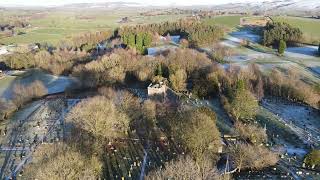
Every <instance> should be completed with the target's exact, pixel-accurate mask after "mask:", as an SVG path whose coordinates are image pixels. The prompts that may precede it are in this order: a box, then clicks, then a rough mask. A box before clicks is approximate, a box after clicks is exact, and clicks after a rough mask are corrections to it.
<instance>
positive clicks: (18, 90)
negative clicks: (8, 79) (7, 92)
mask: <svg viewBox="0 0 320 180" xmlns="http://www.w3.org/2000/svg"><path fill="white" fill-rule="evenodd" d="M47 93H48V90H47V88H46V87H45V86H44V85H43V83H42V82H41V81H35V82H33V83H31V84H30V85H22V84H15V85H14V86H13V100H12V101H13V102H14V104H15V105H16V106H17V107H20V106H21V105H23V104H24V103H25V102H28V101H30V100H32V99H34V98H40V97H42V96H44V95H46V94H47Z"/></svg>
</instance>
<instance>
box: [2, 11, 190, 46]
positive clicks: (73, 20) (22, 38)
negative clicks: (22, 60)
mask: <svg viewBox="0 0 320 180" xmlns="http://www.w3.org/2000/svg"><path fill="white" fill-rule="evenodd" d="M1 15H2V17H1V18H0V19H2V20H4V19H5V16H7V17H8V18H7V19H9V20H10V19H11V16H12V13H10V12H8V13H2V14H1ZM21 15H22V16H24V17H27V18H28V19H29V20H28V22H29V23H30V24H31V27H28V28H25V29H17V31H21V32H24V34H22V35H16V36H13V37H8V38H2V39H0V44H19V43H23V44H28V43H36V42H40V43H41V42H48V43H50V44H53V45H55V44H56V43H58V42H59V41H60V40H62V39H64V38H67V37H70V36H72V35H75V34H79V33H84V32H95V31H103V30H110V29H114V28H116V27H119V26H121V25H134V24H144V23H157V22H163V21H174V20H177V19H180V18H182V17H184V16H185V15H160V16H147V17H144V16H141V15H140V14H139V13H138V12H136V11H98V12H94V11H87V12H80V11H75V12H59V11H52V12H49V13H43V12H42V13H41V14H40V13H39V15H38V16H36V17H33V15H32V14H31V13H30V14H27V13H26V12H21ZM30 17H31V18H30ZM124 17H129V18H130V20H131V22H129V23H126V24H120V23H119V21H121V19H122V18H124ZM11 21H12V20H11Z"/></svg>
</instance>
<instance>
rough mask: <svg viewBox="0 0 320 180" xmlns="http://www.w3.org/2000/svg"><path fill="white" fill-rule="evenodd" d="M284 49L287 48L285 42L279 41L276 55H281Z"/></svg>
mask: <svg viewBox="0 0 320 180" xmlns="http://www.w3.org/2000/svg"><path fill="white" fill-rule="evenodd" d="M286 48H287V44H286V42H285V41H284V40H280V42H279V46H278V53H279V54H281V55H282V54H283V53H284V51H285V50H286Z"/></svg>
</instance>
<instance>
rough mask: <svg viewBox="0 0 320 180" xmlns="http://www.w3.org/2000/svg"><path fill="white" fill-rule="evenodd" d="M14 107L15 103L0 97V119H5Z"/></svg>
mask: <svg viewBox="0 0 320 180" xmlns="http://www.w3.org/2000/svg"><path fill="white" fill-rule="evenodd" d="M16 109H17V107H16V105H15V104H14V103H12V102H11V101H6V100H4V99H0V121H3V120H5V119H7V118H8V117H9V116H10V115H11V114H12V113H13V112H14V111H15V110H16Z"/></svg>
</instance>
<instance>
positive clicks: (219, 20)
mask: <svg viewBox="0 0 320 180" xmlns="http://www.w3.org/2000/svg"><path fill="white" fill-rule="evenodd" d="M242 17H244V16H216V17H213V18H207V19H205V20H204V22H205V23H207V24H209V25H213V24H220V25H223V26H226V27H228V28H230V29H233V28H236V27H237V26H238V25H239V24H240V19H241V18H242Z"/></svg>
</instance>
